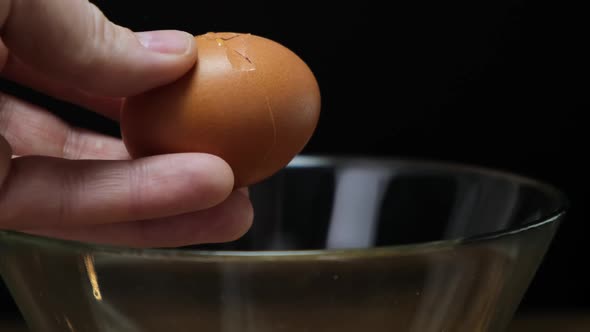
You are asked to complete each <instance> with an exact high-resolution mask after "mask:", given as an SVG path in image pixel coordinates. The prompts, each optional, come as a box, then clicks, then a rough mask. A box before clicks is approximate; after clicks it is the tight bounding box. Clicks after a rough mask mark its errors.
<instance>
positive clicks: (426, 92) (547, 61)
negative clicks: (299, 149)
mask: <svg viewBox="0 0 590 332" xmlns="http://www.w3.org/2000/svg"><path fill="white" fill-rule="evenodd" d="M93 2H94V3H95V4H97V5H98V6H99V7H100V8H101V9H102V10H103V11H104V12H105V13H106V14H107V16H108V17H109V18H110V19H111V20H112V21H114V22H115V23H118V24H121V25H124V26H127V27H129V28H131V29H133V30H136V31H140V30H155V29H181V30H185V31H188V32H191V33H193V34H201V33H205V32H208V31H236V32H251V33H254V34H258V35H262V36H265V37H268V38H271V39H274V40H276V41H279V42H281V43H282V44H284V45H285V46H287V47H289V48H291V49H292V50H293V51H295V52H296V53H297V54H299V55H300V56H301V57H302V58H303V59H304V60H305V61H306V62H307V63H308V65H309V66H310V67H311V69H312V70H313V71H314V72H315V74H316V76H317V79H318V81H319V84H320V88H321V92H322V98H323V100H322V114H321V119H320V123H319V127H318V130H317V132H316V134H315V135H314V137H313V139H312V140H311V142H310V143H309V145H308V146H307V147H306V150H305V152H307V153H331V154H357V155H381V156H383V155H385V156H396V157H418V158H427V159H440V160H453V161H459V162H465V163H471V164H477V165H484V166H490V167H497V168H500V169H505V170H510V171H514V172H517V173H521V174H525V175H529V176H534V177H536V178H539V179H541V180H544V181H547V182H549V183H552V184H554V185H557V186H558V187H559V188H561V189H563V190H564V191H565V192H566V193H567V194H568V195H569V197H570V199H571V201H572V210H571V213H570V215H569V217H568V219H567V221H566V222H565V223H564V224H563V225H562V227H561V228H560V230H559V233H558V235H557V237H556V239H555V242H554V243H553V245H552V247H551V249H550V251H549V253H548V254H547V257H546V259H545V262H544V263H543V265H542V266H541V268H540V270H539V272H538V274H537V276H536V278H535V280H534V282H533V284H532V285H531V287H530V289H529V291H528V293H527V295H526V297H525V299H524V302H523V303H522V307H521V310H533V309H543V310H570V309H581V308H590V297H589V295H590V272H589V271H588V270H586V269H584V266H585V265H586V264H587V262H588V256H589V255H590V249H589V246H588V240H587V237H588V231H589V230H590V228H589V227H588V224H587V222H588V221H589V219H588V212H587V211H588V210H587V208H586V206H587V203H586V199H587V197H590V192H589V191H590V190H589V188H588V184H589V183H588V180H587V174H588V173H587V170H588V169H589V168H588V166H589V163H588V161H587V160H585V159H584V158H583V157H585V154H586V153H587V152H588V151H589V150H588V147H587V146H588V143H586V141H588V136H589V135H588V134H587V133H586V127H587V124H588V121H585V119H583V118H582V115H583V114H584V112H585V111H587V109H588V106H589V105H588V104H589V103H588V101H587V98H585V97H586V96H587V93H588V92H587V91H588V84H587V77H588V67H587V63H586V62H587V59H588V53H584V52H583V51H584V49H585V46H584V44H587V41H588V38H587V35H588V29H587V28H586V26H585V23H584V21H585V18H584V17H582V11H581V10H580V9H579V8H576V7H573V6H570V5H569V4H568V3H567V2H554V3H545V2H539V1H529V2H527V1H522V0H521V1H518V0H516V1H508V0H496V1H456V0H449V1H435V0H431V1H412V2H394V3H387V4H385V3H383V2H380V1H375V0H370V1H367V0H365V1H351V2H346V3H344V2H329V3H328V2H320V1H313V2H312V1H310V2H307V1H258V0H256V1H255V0H249V1H239V2H238V1H234V2H232V1H208V2H205V1H198V2H197V1H180V0H178V1H174V0H167V1H158V2H148V1H141V2H140V1H93ZM114 79H115V78H114ZM1 84H2V85H0V87H2V88H3V89H5V90H7V91H8V92H11V93H14V94H17V95H20V96H22V97H27V98H29V99H31V98H32V100H33V101H34V102H37V103H41V104H43V105H45V106H46V107H48V108H49V109H51V110H52V111H55V112H58V114H60V115H62V116H64V118H66V119H67V120H68V121H71V122H72V123H74V124H77V125H81V126H85V127H89V128H93V129H96V130H100V131H103V132H106V133H110V134H113V135H118V128H117V126H116V124H114V123H111V122H109V121H106V120H104V119H100V118H98V117H97V116H95V115H92V114H90V113H85V112H83V111H82V110H80V109H78V108H76V107H74V106H72V105H67V104H61V103H58V102H56V101H54V100H51V99H46V98H43V97H41V96H38V95H35V94H34V93H32V92H30V91H27V90H26V89H22V88H19V87H15V86H13V85H10V84H8V83H6V82H4V83H1ZM0 289H1V288H0ZM15 310H16V309H15V308H14V305H13V304H12V302H11V300H10V298H9V296H8V293H6V292H5V291H0V313H2V312H4V313H7V314H9V313H14V312H15Z"/></svg>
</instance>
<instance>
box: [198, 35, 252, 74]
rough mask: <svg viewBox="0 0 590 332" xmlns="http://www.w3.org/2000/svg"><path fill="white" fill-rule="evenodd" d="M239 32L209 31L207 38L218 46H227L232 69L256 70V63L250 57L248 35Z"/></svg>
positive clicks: (226, 50)
mask: <svg viewBox="0 0 590 332" xmlns="http://www.w3.org/2000/svg"><path fill="white" fill-rule="evenodd" d="M249 35H250V34H239V33H214V32H209V33H207V34H206V35H205V38H206V39H208V40H211V41H215V42H216V43H217V46H219V47H223V48H225V56H226V59H227V61H228V62H229V64H230V65H231V67H232V69H234V70H236V71H254V70H256V65H255V64H254V62H253V61H252V60H251V59H250V57H248V36H249Z"/></svg>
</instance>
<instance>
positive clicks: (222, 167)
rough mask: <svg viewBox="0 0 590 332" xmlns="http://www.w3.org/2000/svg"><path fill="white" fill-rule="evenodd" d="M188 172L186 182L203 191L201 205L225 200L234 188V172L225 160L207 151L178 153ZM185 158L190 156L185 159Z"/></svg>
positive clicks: (210, 204) (200, 191) (207, 205)
mask: <svg viewBox="0 0 590 332" xmlns="http://www.w3.org/2000/svg"><path fill="white" fill-rule="evenodd" d="M178 157H179V158H181V159H182V160H179V161H178V162H183V163H184V169H185V171H186V172H187V177H186V178H185V181H186V183H187V184H188V185H189V186H191V187H193V188H195V190H197V191H198V192H199V193H201V195H200V196H202V197H201V204H200V205H201V207H202V208H209V207H213V206H215V205H217V204H219V203H221V202H223V201H225V200H226V199H227V198H228V197H229V196H230V194H231V193H232V191H233V188H234V173H233V171H232V169H231V167H230V166H229V164H228V163H227V162H225V160H223V159H222V158H220V157H218V156H215V155H212V154H206V153H186V154H178ZM184 158H188V159H187V160H184Z"/></svg>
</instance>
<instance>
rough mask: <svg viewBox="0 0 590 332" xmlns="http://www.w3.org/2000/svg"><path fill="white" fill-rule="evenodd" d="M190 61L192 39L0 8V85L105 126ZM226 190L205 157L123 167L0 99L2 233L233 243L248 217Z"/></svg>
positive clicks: (58, 124) (59, 11)
mask: <svg viewBox="0 0 590 332" xmlns="http://www.w3.org/2000/svg"><path fill="white" fill-rule="evenodd" d="M63 13H67V15H65V14H63ZM195 61H196V46H195V43H194V41H193V39H192V37H191V36H190V35H189V34H187V33H184V32H180V31H158V32H150V33H145V32H144V33H140V34H137V33H134V32H132V31H130V30H129V29H126V28H124V27H121V26H118V25H116V24H114V23H112V22H110V21H109V20H108V19H107V18H105V16H104V15H103V13H102V12H101V11H100V10H99V9H98V8H96V7H95V6H94V5H92V4H90V3H89V2H88V1H85V0H51V1H38V0H1V1H0V73H1V75H2V77H3V78H5V79H8V80H12V81H14V82H17V83H19V84H22V85H25V86H29V87H31V88H33V89H35V90H37V91H40V92H43V93H46V94H48V95H51V96H53V97H56V98H59V99H62V100H65V101H68V102H71V103H75V104H78V105H80V106H82V107H85V108H87V109H90V110H92V111H95V112H97V113H100V114H102V115H104V116H106V117H109V118H111V119H114V120H117V119H118V114H119V109H120V105H121V102H122V101H123V100H124V99H123V98H125V97H127V96H130V95H133V94H136V93H140V92H143V91H147V90H149V89H151V88H154V87H156V86H159V85H163V84H166V83H169V82H172V81H174V80H175V79H177V78H179V77H180V76H182V74H184V73H186V72H187V71H188V70H189V69H190V68H191V67H192V66H193V65H194V64H195ZM162 111H165V110H162ZM233 184H234V178H233V173H232V170H231V168H230V167H229V165H227V163H225V162H224V161H223V160H222V159H220V158H218V157H215V156H213V155H208V154H201V153H182V154H170V155H160V156H153V157H148V158H141V159H135V160H131V158H130V157H129V155H128V153H127V151H126V149H125V146H124V144H123V142H122V141H121V140H119V139H116V138H112V137H108V136H105V135H102V134H99V133H95V132H89V131H86V130H82V129H79V128H73V127H71V126H69V125H68V124H66V123H65V122H63V121H62V120H60V119H59V118H57V117H56V116H54V115H52V114H51V113H49V112H47V111H46V110H44V109H43V108H41V107H38V106H35V105H32V104H30V103H27V102H25V101H22V100H19V99H17V98H15V97H13V96H10V95H8V94H6V93H3V92H2V91H0V229H10V230H18V231H25V232H30V233H34V234H39V235H47V236H55V237H59V238H65V239H73V240H82V241H90V242H96V243H107V244H116V245H127V246H133V247H175V246H182V245H190V244H198V243H210V242H224V241H231V240H234V239H236V238H239V237H240V236H242V235H243V234H244V233H245V232H246V231H247V230H248V228H249V227H250V224H251V222H252V218H253V211H252V206H251V204H250V201H249V198H248V195H247V191H246V190H245V189H239V190H233Z"/></svg>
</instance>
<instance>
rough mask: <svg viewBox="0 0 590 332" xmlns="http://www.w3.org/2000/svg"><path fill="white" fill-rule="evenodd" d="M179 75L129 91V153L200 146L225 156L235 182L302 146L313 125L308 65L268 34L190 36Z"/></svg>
mask: <svg viewBox="0 0 590 332" xmlns="http://www.w3.org/2000/svg"><path fill="white" fill-rule="evenodd" d="M195 40H196V43H197V50H198V60H197V63H196V65H195V67H194V68H193V69H192V70H191V71H190V72H189V73H187V74H186V75H185V76H184V77H182V78H181V79H179V80H178V81H176V82H173V83H171V84H168V85H165V86H162V87H159V88H157V89H154V90H151V91H148V92H146V93H143V94H141V95H137V96H134V97H131V98H128V99H127V100H126V102H125V103H124V105H123V108H122V113H121V133H122V136H123V140H124V142H125V145H126V147H127V149H128V150H129V153H130V154H131V156H132V157H142V156H149V155H156V154H164V153H176V152H205V153H210V154H214V155H217V156H219V157H221V158H222V159H224V160H225V161H226V162H227V163H228V164H229V165H230V166H231V168H232V170H233V172H234V175H235V186H236V187H242V186H248V185H251V184H254V183H256V182H259V181H261V180H263V179H265V178H267V177H269V176H270V175H272V174H274V173H275V172H277V171H278V170H280V169H281V168H283V167H284V166H285V165H287V164H288V163H289V162H290V161H291V159H293V157H294V156H295V155H297V154H298V153H300V152H301V151H302V149H303V148H304V146H305V145H306V144H307V142H308V141H309V139H310V138H311V136H312V134H313V132H314V131H315V128H316V125H317V122H318V118H319V113H320V92H319V87H318V84H317V81H316V79H315V76H314V74H313V73H312V71H311V70H310V68H309V67H308V66H307V65H306V64H305V63H304V62H303V61H302V59H301V58H299V57H298V56H297V55H296V54H295V53H293V52H292V51H291V50H289V49H288V48H286V47H284V46H282V45H281V44H279V43H277V42H274V41H272V40H269V39H266V38H263V37H260V36H255V35H252V34H240V33H207V34H204V35H200V36H196V37H195Z"/></svg>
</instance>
